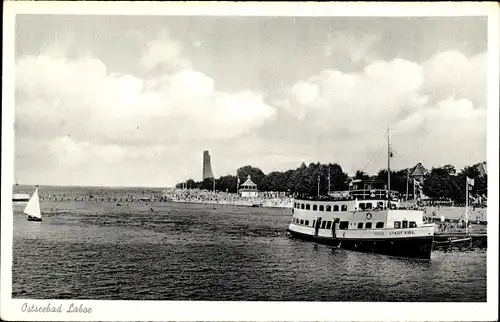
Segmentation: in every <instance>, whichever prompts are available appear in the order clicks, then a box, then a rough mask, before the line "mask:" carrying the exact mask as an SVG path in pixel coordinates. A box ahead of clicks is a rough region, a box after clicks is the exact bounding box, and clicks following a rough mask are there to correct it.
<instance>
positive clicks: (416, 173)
mask: <svg viewBox="0 0 500 322" xmlns="http://www.w3.org/2000/svg"><path fill="white" fill-rule="evenodd" d="M408 171H409V176H410V178H411V181H412V182H413V194H414V195H413V197H414V198H416V199H417V200H420V201H422V200H423V199H425V198H426V196H425V195H424V194H423V192H422V188H423V184H424V176H425V175H426V174H427V173H428V170H427V169H426V168H425V167H424V166H423V165H422V163H420V162H419V163H417V164H416V165H415V166H414V167H413V168H410V169H408Z"/></svg>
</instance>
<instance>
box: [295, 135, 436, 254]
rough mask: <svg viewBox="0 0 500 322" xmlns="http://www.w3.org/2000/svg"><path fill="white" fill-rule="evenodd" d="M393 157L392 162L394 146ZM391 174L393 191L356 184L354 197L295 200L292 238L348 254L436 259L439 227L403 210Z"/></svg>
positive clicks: (341, 193) (345, 193) (376, 184)
mask: <svg viewBox="0 0 500 322" xmlns="http://www.w3.org/2000/svg"><path fill="white" fill-rule="evenodd" d="M388 156H389V160H390V157H391V152H390V145H389V155H388ZM388 169H390V161H389V166H388ZM388 173H389V176H388V185H387V186H386V185H385V182H383V181H374V180H364V181H363V180H354V181H352V182H351V183H350V184H349V190H348V191H336V192H332V193H329V195H328V196H325V197H314V198H307V197H299V198H295V200H294V204H293V210H292V213H293V215H292V221H291V223H290V224H289V227H288V232H289V233H290V234H291V235H292V236H295V237H298V238H302V239H306V240H313V241H316V242H319V243H325V244H329V245H333V246H337V247H340V248H344V249H348V250H354V251H361V252H372V253H379V254H384V255H392V256H398V257H411V258H421V259H430V257H431V251H432V245H433V241H434V224H433V223H432V224H426V223H425V222H424V220H423V218H424V213H423V211H422V210H418V209H415V208H413V209H411V208H405V207H402V206H401V204H400V202H399V201H398V199H397V198H398V193H397V192H396V191H391V190H390V171H388ZM389 191H390V193H389Z"/></svg>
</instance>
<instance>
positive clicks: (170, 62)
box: [139, 37, 191, 71]
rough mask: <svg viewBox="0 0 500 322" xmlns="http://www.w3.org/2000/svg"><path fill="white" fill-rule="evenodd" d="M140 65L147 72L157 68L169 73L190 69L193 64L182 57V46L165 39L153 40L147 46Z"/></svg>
mask: <svg viewBox="0 0 500 322" xmlns="http://www.w3.org/2000/svg"><path fill="white" fill-rule="evenodd" d="M139 65H140V66H141V67H142V68H144V69H145V70H146V71H151V70H153V69H155V68H157V67H158V68H162V69H164V70H167V71H178V70H183V69H186V68H189V67H190V65H191V64H190V62H189V60H188V59H186V58H184V57H183V56H182V47H181V45H180V44H179V43H177V42H175V41H173V40H172V39H169V38H166V37H165V38H162V39H155V40H152V41H150V42H149V43H148V44H147V46H146V51H145V52H144V54H143V55H142V57H141V60H140V61H139Z"/></svg>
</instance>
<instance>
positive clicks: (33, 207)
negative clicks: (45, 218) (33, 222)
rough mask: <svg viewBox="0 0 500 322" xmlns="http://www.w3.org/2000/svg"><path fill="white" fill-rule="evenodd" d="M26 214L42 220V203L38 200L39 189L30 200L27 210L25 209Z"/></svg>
mask: <svg viewBox="0 0 500 322" xmlns="http://www.w3.org/2000/svg"><path fill="white" fill-rule="evenodd" d="M24 213H25V214H27V215H30V216H33V217H37V218H42V214H41V212H40V201H39V199H38V188H36V190H35V192H34V193H33V195H32V196H31V198H30V201H29V202H28V204H27V205H26V208H24Z"/></svg>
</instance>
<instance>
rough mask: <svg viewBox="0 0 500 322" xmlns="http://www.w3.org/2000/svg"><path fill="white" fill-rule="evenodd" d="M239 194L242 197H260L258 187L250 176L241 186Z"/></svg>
mask: <svg viewBox="0 0 500 322" xmlns="http://www.w3.org/2000/svg"><path fill="white" fill-rule="evenodd" d="M238 192H239V194H240V196H242V197H247V198H251V197H258V196H259V191H258V190H257V185H256V184H255V183H254V182H253V181H252V178H251V177H250V175H248V177H247V180H246V181H245V182H243V184H242V185H241V186H240V189H239V191H238Z"/></svg>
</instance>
